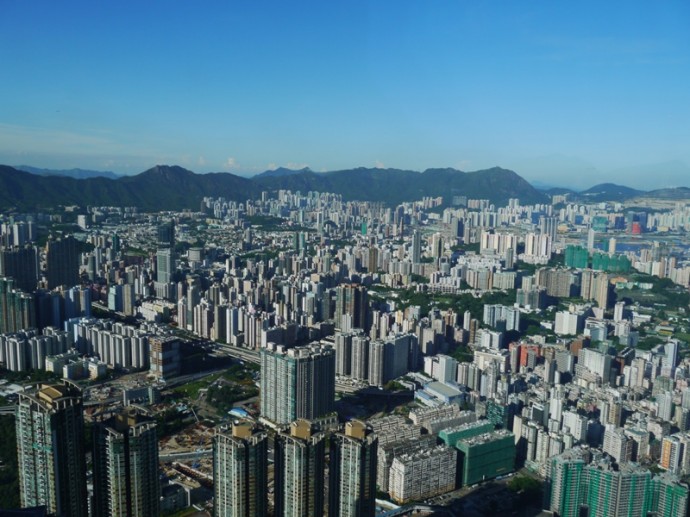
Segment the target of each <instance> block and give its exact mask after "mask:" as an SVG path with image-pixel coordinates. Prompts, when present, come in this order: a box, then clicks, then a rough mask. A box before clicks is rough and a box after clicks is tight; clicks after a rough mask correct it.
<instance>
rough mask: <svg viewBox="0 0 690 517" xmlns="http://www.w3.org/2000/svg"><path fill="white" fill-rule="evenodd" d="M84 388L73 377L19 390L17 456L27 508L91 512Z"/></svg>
mask: <svg viewBox="0 0 690 517" xmlns="http://www.w3.org/2000/svg"><path fill="white" fill-rule="evenodd" d="M82 404H83V403H82V393H81V390H80V389H79V388H78V387H77V386H76V385H75V384H72V383H70V382H67V381H63V383H62V384H41V385H39V386H38V387H37V388H35V389H32V390H30V391H24V392H21V393H20V394H19V406H18V408H17V417H16V426H17V456H18V464H19V495H20V501H21V505H22V507H32V506H45V507H46V508H47V509H48V512H50V513H52V514H55V515H56V516H57V517H87V516H88V504H87V496H86V464H85V454H84V417H83V405H82Z"/></svg>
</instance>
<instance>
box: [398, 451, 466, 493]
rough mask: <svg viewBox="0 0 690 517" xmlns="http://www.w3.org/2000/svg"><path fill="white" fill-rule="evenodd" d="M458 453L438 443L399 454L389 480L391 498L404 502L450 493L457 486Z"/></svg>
mask: <svg viewBox="0 0 690 517" xmlns="http://www.w3.org/2000/svg"><path fill="white" fill-rule="evenodd" d="M457 455H458V451H457V450H456V449H454V448H452V447H446V446H445V445H438V446H436V447H433V448H430V449H423V450H411V451H410V452H406V453H403V454H400V455H398V456H396V457H395V459H394V460H393V463H392V465H391V468H390V474H389V481H388V493H389V495H390V497H391V499H393V501H395V502H396V503H398V504H404V503H406V502H408V501H417V500H420V499H427V498H429V497H434V496H436V495H440V494H444V493H446V492H450V491H451V490H453V489H454V488H455V476H456V470H457Z"/></svg>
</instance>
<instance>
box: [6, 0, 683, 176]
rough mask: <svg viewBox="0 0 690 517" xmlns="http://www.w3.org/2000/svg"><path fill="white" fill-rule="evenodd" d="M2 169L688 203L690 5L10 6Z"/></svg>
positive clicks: (379, 0)
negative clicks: (437, 178)
mask: <svg viewBox="0 0 690 517" xmlns="http://www.w3.org/2000/svg"><path fill="white" fill-rule="evenodd" d="M0 77H1V79H0V163H4V164H8V165H32V166H36V167H44V168H52V169H69V168H83V169H95V170H110V171H114V172H116V173H120V174H136V173H140V172H142V171H144V170H146V169H148V168H150V167H152V166H153V165H156V164H169V165H173V164H175V165H181V166H183V167H186V168H188V169H191V170H193V171H195V172H220V171H227V172H232V173H241V174H252V173H257V172H262V171H264V170H267V169H273V168H275V167H279V166H282V167H289V168H302V167H307V166H308V167H310V168H311V169H312V170H315V171H324V170H338V169H347V168H353V167H360V166H363V167H393V168H400V169H412V170H424V169H426V168H430V167H455V168H458V169H461V170H465V171H472V170H479V169H483V168H488V167H493V166H501V167H505V168H508V169H512V170H515V171H516V172H517V173H518V174H520V175H522V176H523V177H525V178H526V179H527V180H529V181H532V182H534V183H537V184H541V185H558V186H568V187H575V188H586V187H589V186H591V185H594V184H596V183H601V182H603V181H611V182H615V183H623V184H626V185H629V186H633V187H637V188H662V187H668V186H679V185H685V186H690V123H688V121H690V2H687V1H685V0H683V1H677V2H676V1H668V2H649V1H633V0H630V1H626V2H623V1H620V2H619V1H615V2H601V1H597V2H588V1H584V2H553V1H527V2H512V1H503V2H492V1H486V2H484V1H482V2H469V1H468V2H460V1H434V2H422V1H419V0H417V1H406V0H395V1H388V0H373V1H366V2H365V1H358V0H352V1H348V2H324V1H318V2H285V1H281V2H263V1H241V0H237V1H232V2H227V1H222V2H221V1H218V2H216V1H212V0H208V1H206V0H205V1H204V2H169V1H157V0H147V1H141V0H139V1H136V2H135V1H129V0H121V1H118V2H106V1H101V0H89V1H78V0H74V1H69V2H54V1H33V0H26V1H19V2H13V1H10V0H0Z"/></svg>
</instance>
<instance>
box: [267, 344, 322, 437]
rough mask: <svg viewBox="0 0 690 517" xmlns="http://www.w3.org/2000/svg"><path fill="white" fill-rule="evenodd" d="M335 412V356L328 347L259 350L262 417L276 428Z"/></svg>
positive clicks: (313, 346)
mask: <svg viewBox="0 0 690 517" xmlns="http://www.w3.org/2000/svg"><path fill="white" fill-rule="evenodd" d="M334 408H335V352H334V351H333V349H332V348H330V347H328V346H318V345H310V346H302V347H297V348H291V349H286V348H284V347H283V346H276V345H274V344H272V343H269V344H268V346H267V347H265V348H262V349H261V416H262V417H263V418H265V419H266V420H270V421H271V422H273V423H276V424H279V425H285V424H289V423H290V422H292V421H294V420H296V419H298V418H307V419H316V418H319V417H322V416H325V415H327V414H328V413H330V412H332V411H333V410H334Z"/></svg>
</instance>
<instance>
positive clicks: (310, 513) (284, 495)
mask: <svg viewBox="0 0 690 517" xmlns="http://www.w3.org/2000/svg"><path fill="white" fill-rule="evenodd" d="M325 438H326V435H325V434H324V433H322V432H318V430H317V429H316V428H315V427H314V426H313V425H312V423H311V422H309V421H308V420H297V421H296V422H293V423H292V424H290V431H289V433H279V434H278V435H277V436H276V438H275V515H276V517H292V516H298V515H299V516H301V517H321V516H322V515H324V471H325V455H326V447H325V443H326V440H325Z"/></svg>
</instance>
